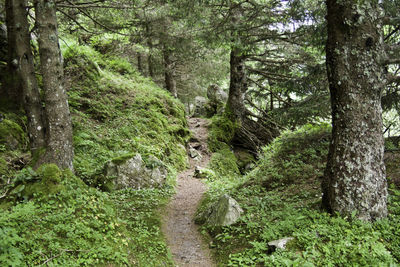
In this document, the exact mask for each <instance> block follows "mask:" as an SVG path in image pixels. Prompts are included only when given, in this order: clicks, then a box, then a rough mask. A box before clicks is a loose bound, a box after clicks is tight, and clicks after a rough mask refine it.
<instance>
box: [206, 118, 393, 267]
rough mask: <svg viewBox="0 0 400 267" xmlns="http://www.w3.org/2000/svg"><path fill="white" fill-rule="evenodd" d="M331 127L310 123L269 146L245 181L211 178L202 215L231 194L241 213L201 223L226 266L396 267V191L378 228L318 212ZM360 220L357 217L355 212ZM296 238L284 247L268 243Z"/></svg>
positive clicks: (231, 178) (218, 258)
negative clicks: (229, 221)
mask: <svg viewBox="0 0 400 267" xmlns="http://www.w3.org/2000/svg"><path fill="white" fill-rule="evenodd" d="M329 135H330V127H329V126H327V125H324V124H323V125H314V126H312V125H306V126H304V127H302V128H300V129H299V130H297V131H294V132H289V131H288V132H285V133H283V134H282V136H280V137H279V138H277V139H276V140H274V141H273V142H272V143H271V144H270V145H269V146H267V147H265V149H264V155H263V156H262V158H261V159H260V160H259V161H258V163H257V165H258V166H257V167H256V168H255V169H254V170H253V171H252V172H250V173H249V174H248V175H246V176H244V177H243V178H242V179H234V178H233V177H224V178H223V179H222V181H218V180H215V181H209V188H210V190H209V191H208V192H207V193H206V197H205V199H204V200H203V202H202V204H201V206H200V208H199V213H201V211H203V210H205V209H206V208H207V206H208V205H209V203H211V202H213V201H215V199H217V198H218V197H219V196H220V195H221V194H223V193H228V194H229V195H231V196H232V197H233V198H234V199H236V200H237V201H238V202H239V204H240V205H241V207H242V208H243V210H244V214H243V215H242V217H241V218H240V219H239V221H238V222H237V223H236V224H234V225H231V226H228V227H222V228H219V229H217V228H212V227H208V226H206V225H204V226H202V231H207V232H208V233H209V234H210V235H211V239H212V244H213V247H214V248H215V256H216V258H217V261H218V263H219V264H220V265H223V266H396V264H397V263H398V262H399V253H400V250H399V247H400V246H399V242H400V238H399V236H400V235H399V230H398V225H399V223H400V221H399V218H400V216H399V214H400V208H399V207H400V206H399V203H400V193H399V191H396V190H394V189H393V190H392V191H391V196H390V198H389V207H390V213H391V214H390V216H389V218H388V219H387V220H382V221H379V222H376V223H374V224H371V223H365V222H362V221H359V220H357V219H356V218H355V216H352V217H347V218H341V217H336V216H331V215H329V214H326V213H324V212H322V211H321V210H320V205H321V189H320V179H319V177H320V176H321V175H322V170H323V168H324V166H325V164H326V155H327V151H328V144H329ZM354 215H355V214H354ZM289 236H290V237H293V238H294V239H293V240H292V241H290V242H289V243H288V244H287V248H286V250H280V249H278V250H276V251H272V250H271V248H269V246H268V242H270V241H273V240H277V239H281V238H284V237H289Z"/></svg>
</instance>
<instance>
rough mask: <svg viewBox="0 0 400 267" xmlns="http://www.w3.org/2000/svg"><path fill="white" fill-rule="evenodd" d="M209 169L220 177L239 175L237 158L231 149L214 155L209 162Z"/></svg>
mask: <svg viewBox="0 0 400 267" xmlns="http://www.w3.org/2000/svg"><path fill="white" fill-rule="evenodd" d="M209 168H210V169H212V170H213V171H214V172H215V173H216V174H217V175H218V176H232V175H237V174H239V173H240V172H239V169H238V166H237V164H236V157H235V155H234V154H233V152H232V151H231V150H230V149H229V148H225V149H221V150H218V151H217V152H215V153H213V154H212V156H211V159H210V162H209Z"/></svg>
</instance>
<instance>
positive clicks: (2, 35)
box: [0, 3, 8, 104]
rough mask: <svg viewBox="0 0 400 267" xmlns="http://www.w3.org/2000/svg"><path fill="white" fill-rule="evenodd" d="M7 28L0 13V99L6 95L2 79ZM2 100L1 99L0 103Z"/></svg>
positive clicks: (0, 5) (5, 55)
mask: <svg viewBox="0 0 400 267" xmlns="http://www.w3.org/2000/svg"><path fill="white" fill-rule="evenodd" d="M0 8H1V9H4V8H5V7H4V6H3V5H2V4H1V3H0ZM7 46H8V45H7V28H6V24H5V17H4V15H3V14H0V99H2V100H3V99H5V98H6V97H7V93H6V89H7V88H6V86H5V85H4V80H5V78H6V77H7V65H6V64H4V63H5V62H7V54H8V52H7ZM2 102H3V101H1V103H0V104H3V103H2Z"/></svg>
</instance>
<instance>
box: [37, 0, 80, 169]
mask: <svg viewBox="0 0 400 267" xmlns="http://www.w3.org/2000/svg"><path fill="white" fill-rule="evenodd" d="M35 11H36V23H37V27H38V33H39V38H38V42H39V53H40V62H41V70H42V75H43V90H44V101H45V114H46V119H47V127H46V130H47V132H46V141H47V147H46V154H45V155H44V158H43V160H44V162H52V163H55V164H57V165H58V166H59V167H60V168H69V169H71V170H73V165H72V160H73V155H74V153H73V146H72V124H71V116H70V112H69V107H68V99H67V93H66V91H65V88H64V73H63V63H62V56H61V51H60V47H59V43H58V32H57V17H56V3H55V1H54V0H37V1H36V5H35Z"/></svg>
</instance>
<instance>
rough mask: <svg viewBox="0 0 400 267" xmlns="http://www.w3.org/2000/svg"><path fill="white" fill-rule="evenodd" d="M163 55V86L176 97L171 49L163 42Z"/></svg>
mask: <svg viewBox="0 0 400 267" xmlns="http://www.w3.org/2000/svg"><path fill="white" fill-rule="evenodd" d="M163 57H164V78H165V88H166V89H167V91H168V92H170V93H171V95H173V97H175V98H177V97H178V92H177V90H176V80H175V68H174V61H173V60H172V51H171V49H170V48H169V47H168V45H167V44H164V49H163Z"/></svg>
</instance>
